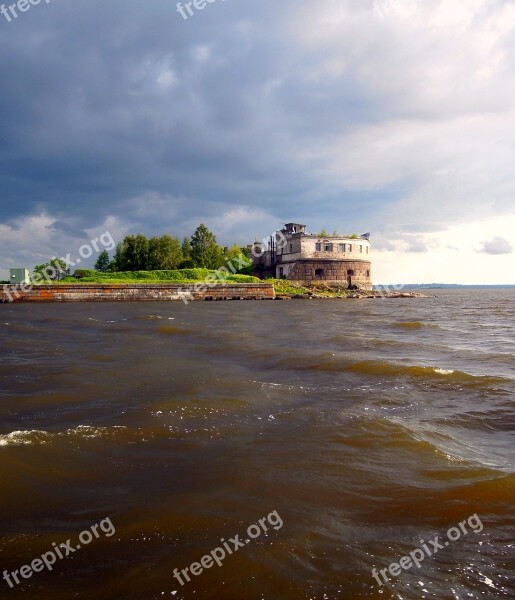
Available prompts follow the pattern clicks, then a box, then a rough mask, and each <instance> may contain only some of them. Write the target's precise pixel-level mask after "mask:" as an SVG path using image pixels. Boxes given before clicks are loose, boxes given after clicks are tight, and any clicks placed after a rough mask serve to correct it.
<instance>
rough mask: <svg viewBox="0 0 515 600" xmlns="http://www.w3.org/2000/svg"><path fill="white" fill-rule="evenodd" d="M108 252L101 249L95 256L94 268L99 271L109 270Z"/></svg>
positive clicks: (105, 271)
mask: <svg viewBox="0 0 515 600" xmlns="http://www.w3.org/2000/svg"><path fill="white" fill-rule="evenodd" d="M109 265H110V261H109V252H108V251H107V250H103V251H102V252H101V253H100V254H99V255H98V258H97V262H96V263H95V270H96V271H99V272H100V273H107V271H109Z"/></svg>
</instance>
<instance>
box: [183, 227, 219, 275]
mask: <svg viewBox="0 0 515 600" xmlns="http://www.w3.org/2000/svg"><path fill="white" fill-rule="evenodd" d="M191 258H192V260H193V263H194V265H195V267H200V268H204V269H217V268H218V267H220V266H221V265H222V264H223V251H222V249H221V248H220V246H219V245H218V244H217V243H216V237H215V235H214V234H213V233H211V232H210V231H209V229H208V228H207V227H206V226H205V225H204V224H201V225H199V226H198V227H197V229H196V231H195V233H194V234H193V235H192V236H191Z"/></svg>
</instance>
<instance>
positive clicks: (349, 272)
mask: <svg viewBox="0 0 515 600" xmlns="http://www.w3.org/2000/svg"><path fill="white" fill-rule="evenodd" d="M324 274H325V273H324V269H315V277H324ZM353 275H354V269H347V276H348V277H352V276H353ZM279 277H284V269H283V267H280V268H279ZM367 277H370V271H367Z"/></svg>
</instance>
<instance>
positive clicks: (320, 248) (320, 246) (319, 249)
mask: <svg viewBox="0 0 515 600" xmlns="http://www.w3.org/2000/svg"><path fill="white" fill-rule="evenodd" d="M316 251H317V252H321V251H322V244H321V243H320V242H319V243H318V244H317V245H316Z"/></svg>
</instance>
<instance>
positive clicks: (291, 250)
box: [290, 244, 293, 254]
mask: <svg viewBox="0 0 515 600" xmlns="http://www.w3.org/2000/svg"><path fill="white" fill-rule="evenodd" d="M290 254H293V244H290Z"/></svg>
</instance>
